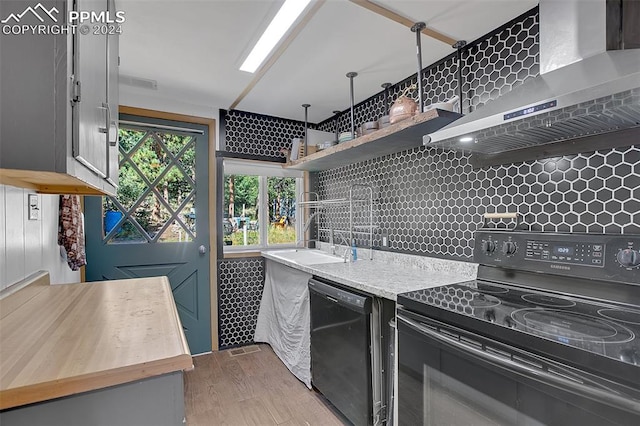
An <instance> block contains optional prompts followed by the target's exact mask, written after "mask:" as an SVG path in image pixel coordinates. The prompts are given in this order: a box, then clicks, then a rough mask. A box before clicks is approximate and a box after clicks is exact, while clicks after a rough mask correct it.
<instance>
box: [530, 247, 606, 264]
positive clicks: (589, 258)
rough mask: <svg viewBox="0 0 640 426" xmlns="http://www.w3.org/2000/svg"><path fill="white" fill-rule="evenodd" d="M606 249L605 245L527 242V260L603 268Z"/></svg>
mask: <svg viewBox="0 0 640 426" xmlns="http://www.w3.org/2000/svg"><path fill="white" fill-rule="evenodd" d="M604 249H605V247H604V245H603V244H591V243H572V242H570V241H540V240H527V242H526V250H525V253H524V258H525V259H526V260H534V261H542V262H555V263H568V264H576V265H585V266H594V267H600V268H601V267H603V266H604V261H605V258H604V254H605V250H604Z"/></svg>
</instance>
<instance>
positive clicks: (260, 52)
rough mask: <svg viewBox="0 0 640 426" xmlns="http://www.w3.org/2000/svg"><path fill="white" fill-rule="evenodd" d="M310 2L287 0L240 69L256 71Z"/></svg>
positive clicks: (307, 0) (306, 0) (308, 0)
mask: <svg viewBox="0 0 640 426" xmlns="http://www.w3.org/2000/svg"><path fill="white" fill-rule="evenodd" d="M310 2H311V0H286V1H285V2H284V4H283V5H282V7H281V8H280V10H279V11H278V13H277V14H276V16H275V17H274V18H273V20H272V21H271V23H270V24H269V26H268V27H267V29H266V30H265V31H264V33H263V34H262V36H260V39H259V40H258V42H257V43H256V45H255V46H253V49H252V50H251V53H249V56H247V59H245V60H244V62H243V63H242V65H241V66H240V71H246V72H251V73H253V72H255V71H256V70H257V69H258V67H259V66H260V65H261V64H262V62H263V61H264V60H265V58H266V57H267V56H268V55H269V53H271V51H272V50H273V48H274V47H275V46H276V44H278V42H279V41H280V39H282V37H283V36H284V34H285V33H286V32H287V31H288V30H289V28H291V25H293V23H294V22H295V20H296V19H298V16H300V14H301V13H302V11H303V10H304V9H305V8H306V7H307V5H308V4H309V3H310Z"/></svg>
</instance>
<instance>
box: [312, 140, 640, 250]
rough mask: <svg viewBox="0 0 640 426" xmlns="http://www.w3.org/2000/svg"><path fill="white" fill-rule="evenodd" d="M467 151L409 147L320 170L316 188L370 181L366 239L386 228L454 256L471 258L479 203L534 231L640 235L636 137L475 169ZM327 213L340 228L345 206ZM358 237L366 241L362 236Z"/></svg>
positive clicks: (398, 237)
mask: <svg viewBox="0 0 640 426" xmlns="http://www.w3.org/2000/svg"><path fill="white" fill-rule="evenodd" d="M469 158H470V156H469V155H468V154H463V153H460V152H454V151H442V150H436V149H433V148H415V149H413V150H410V151H405V152H401V153H397V154H392V155H388V156H385V157H382V158H378V159H374V160H369V161H365V162H361V163H357V164H353V165H349V166H345V167H340V168H336V169H332V170H327V171H322V172H319V173H318V192H319V194H320V198H322V199H331V198H342V197H347V196H348V194H349V186H350V185H351V184H353V183H368V184H371V185H373V187H374V194H376V198H377V200H376V201H375V202H374V222H375V225H376V226H377V231H376V239H375V240H374V245H379V244H380V236H381V235H382V234H383V233H385V234H387V235H388V238H389V247H390V248H391V249H395V250H398V251H406V252H410V253H414V254H423V255H429V256H437V257H444V258H453V259H458V260H470V259H471V258H472V253H473V232H474V231H475V230H476V229H477V228H478V227H479V226H480V225H481V224H482V215H483V214H484V213H487V212H500V213H502V212H518V213H520V214H521V215H522V217H523V218H524V222H526V224H527V225H528V226H529V228H530V229H531V230H535V231H549V232H578V233H585V232H588V233H598V234H601V233H625V234H640V145H635V146H631V147H628V148H616V149H611V150H603V151H596V152H589V153H582V154H577V155H571V156H565V157H559V158H550V159H545V160H536V161H526V162H520V163H513V164H507V165H501V166H492V167H486V168H482V169H473V167H472V166H471V164H470V162H469ZM331 220H332V221H333V222H334V223H333V226H334V227H335V228H337V229H348V227H349V216H348V212H347V213H343V212H337V214H335V215H334V216H332V218H331ZM324 225H326V224H324ZM322 228H328V226H321V229H322ZM320 238H321V239H322V240H323V241H327V240H328V234H327V232H321V235H320ZM357 243H358V244H359V245H363V246H368V240H366V237H365V236H364V235H358V239H357Z"/></svg>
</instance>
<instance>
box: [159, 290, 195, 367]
mask: <svg viewBox="0 0 640 426" xmlns="http://www.w3.org/2000/svg"><path fill="white" fill-rule="evenodd" d="M162 280H163V281H164V284H165V286H166V287H167V289H168V291H169V293H168V294H170V295H171V300H172V301H173V303H172V304H171V310H172V311H173V315H174V316H175V319H176V332H177V333H178V335H179V336H180V345H181V346H182V351H183V352H184V353H185V354H187V355H189V359H191V350H190V349H189V343H187V336H185V334H184V328H183V327H182V321H180V315H179V314H178V307H177V306H176V301H175V300H174V298H173V291H171V284H170V283H169V278H168V277H162ZM192 369H193V362H192V363H191V365H190V366H189V367H187V368H183V370H192Z"/></svg>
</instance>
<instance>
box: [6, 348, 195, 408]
mask: <svg viewBox="0 0 640 426" xmlns="http://www.w3.org/2000/svg"><path fill="white" fill-rule="evenodd" d="M191 368H193V360H192V358H191V355H189V354H188V353H186V354H180V355H177V356H174V357H171V358H165V359H162V360H159V361H157V362H151V363H146V364H138V365H131V366H126V367H121V368H118V369H115V370H107V371H100V372H95V373H91V374H85V375H81V376H75V377H72V378H69V379H65V380H52V381H49V382H43V383H38V384H35V385H30V386H25V387H20V388H15V389H8V390H5V391H2V392H0V410H5V409H7V408H13V407H18V406H21V405H26V404H33V403H36V402H42V401H47V400H51V399H54V398H60V397H64V396H69V395H74V394H78V393H82V392H88V391H92V390H97V389H102V388H106V387H110V386H115V385H120V384H123V383H129V382H133V381H136V380H142V379H146V378H149V377H154V376H159V375H163V374H168V373H173V372H176V371H183V370H188V369H191Z"/></svg>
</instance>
